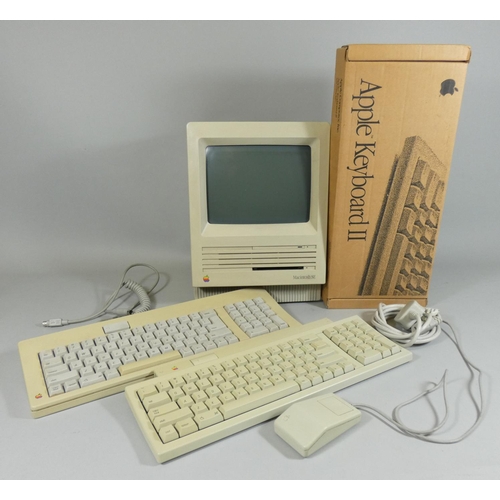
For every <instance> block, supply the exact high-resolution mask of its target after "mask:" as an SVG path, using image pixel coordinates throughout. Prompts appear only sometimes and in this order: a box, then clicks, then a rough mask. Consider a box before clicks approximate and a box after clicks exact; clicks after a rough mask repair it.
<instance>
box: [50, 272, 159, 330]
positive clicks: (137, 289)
mask: <svg viewBox="0 0 500 500" xmlns="http://www.w3.org/2000/svg"><path fill="white" fill-rule="evenodd" d="M133 267H147V268H149V269H151V270H152V271H154V273H155V274H156V281H155V283H154V285H153V286H152V287H151V288H150V289H149V290H148V291H146V290H145V289H144V288H143V287H142V286H141V285H139V283H136V282H135V281H132V280H128V281H125V276H126V275H127V273H128V272H129V271H130V270H131V269H132V268H133ZM159 281H160V273H159V272H158V271H157V270H156V269H155V268H154V267H153V266H150V265H149V264H132V265H131V266H129V267H127V269H126V270H125V272H124V273H123V276H122V279H121V280H120V285H119V286H118V288H117V289H116V290H115V292H114V293H113V294H112V295H111V297H110V298H109V300H108V301H107V302H106V304H105V305H104V307H103V308H102V309H101V310H100V311H99V312H97V313H95V314H92V315H91V316H87V317H85V318H80V319H61V318H55V319H48V320H46V321H43V322H42V325H43V326H47V327H55V326H65V325H72V324H74V323H83V322H85V321H91V320H93V319H96V318H99V317H101V316H103V315H104V314H106V313H111V314H114V315H115V316H125V315H127V314H136V313H139V312H144V311H149V309H151V299H150V298H149V294H151V293H152V292H153V290H154V289H155V288H156V287H157V286H158V283H159ZM122 288H127V289H128V290H130V291H131V292H134V293H135V294H136V295H137V296H138V297H139V302H138V303H137V304H136V305H135V306H134V307H132V308H131V309H128V310H126V311H124V310H112V309H110V308H111V304H112V303H113V302H114V301H115V300H117V299H118V298H120V297H118V294H119V293H120V290H121V289H122Z"/></svg>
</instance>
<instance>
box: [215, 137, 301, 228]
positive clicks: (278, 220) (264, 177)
mask: <svg viewBox="0 0 500 500" xmlns="http://www.w3.org/2000/svg"><path fill="white" fill-rule="evenodd" d="M206 171H207V211H208V222H209V223H210V224H287V223H298V222H308V221H309V210H310V201H311V148H310V147H309V146H296V145H284V146H267V145H245V146H208V147H207V148H206Z"/></svg>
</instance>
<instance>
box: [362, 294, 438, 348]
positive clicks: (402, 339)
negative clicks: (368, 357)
mask: <svg viewBox="0 0 500 500" xmlns="http://www.w3.org/2000/svg"><path fill="white" fill-rule="evenodd" d="M400 316H403V318H402V319H403V323H402V324H401V322H400V321H399V320H400V319H401V318H400ZM392 318H395V319H396V322H398V324H399V325H400V326H399V327H396V326H392V325H390V324H389V323H388V320H390V319H392ZM442 321H443V319H442V318H441V315H440V314H439V311H438V310H437V309H431V308H427V307H422V306H421V305H420V304H418V302H415V301H414V302H411V303H410V304H407V305H404V304H395V305H386V304H379V306H378V308H377V311H376V312H375V315H374V317H373V319H372V324H373V326H374V327H375V328H376V329H377V330H378V331H379V332H380V333H382V334H383V335H385V336H386V337H388V338H390V339H391V340H393V341H394V342H397V343H398V344H400V345H402V346H404V347H411V346H412V345H418V344H427V343H428V342H430V341H431V340H434V339H436V338H437V337H439V335H440V334H441V323H442ZM403 325H404V326H403ZM405 327H406V328H405Z"/></svg>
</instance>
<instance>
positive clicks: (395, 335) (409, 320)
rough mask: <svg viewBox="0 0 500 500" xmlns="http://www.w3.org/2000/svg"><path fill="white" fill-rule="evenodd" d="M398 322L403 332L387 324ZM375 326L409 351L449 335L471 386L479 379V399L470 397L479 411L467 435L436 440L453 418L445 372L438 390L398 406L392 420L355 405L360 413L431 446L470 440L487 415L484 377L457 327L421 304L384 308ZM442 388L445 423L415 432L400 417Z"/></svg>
mask: <svg viewBox="0 0 500 500" xmlns="http://www.w3.org/2000/svg"><path fill="white" fill-rule="evenodd" d="M391 318H395V319H396V321H397V322H398V321H400V323H399V325H404V326H401V328H397V327H396V326H391V325H389V324H388V322H387V320H388V319H391ZM372 324H373V326H374V327H375V328H376V329H377V330H378V331H379V332H380V333H382V334H383V335H385V336H387V337H389V338H390V339H391V340H393V341H394V342H396V343H398V344H400V345H403V346H404V347H408V346H411V345H415V344H424V343H428V342H430V341H431V340H433V339H435V338H437V337H438V335H439V334H440V333H441V332H443V333H445V335H446V336H447V337H448V338H449V339H450V340H451V341H452V342H453V343H454V344H455V347H456V348H457V349H458V352H459V353H460V356H461V357H462V359H463V360H464V362H465V364H466V366H467V368H468V369H469V371H470V373H471V377H470V382H471V385H472V382H473V381H474V379H475V378H476V375H477V386H478V393H479V395H478V397H477V398H476V397H475V396H474V394H473V393H472V391H470V397H471V399H472V401H473V403H474V406H475V407H476V412H477V417H476V419H475V421H474V423H473V424H472V425H471V426H470V427H469V429H468V430H467V431H465V432H464V433H463V434H461V435H460V436H458V437H457V438H454V439H436V438H434V437H432V434H434V433H435V432H436V431H438V430H439V429H441V428H442V427H443V425H444V424H445V423H446V421H447V419H448V415H449V411H448V400H447V396H446V375H447V371H446V370H445V372H444V375H443V377H442V378H441V380H440V381H439V382H438V383H437V384H434V386H433V387H432V388H430V389H428V390H426V391H424V392H422V393H421V394H419V395H417V396H415V397H414V398H412V399H410V400H409V401H406V402H404V403H401V404H400V405H398V406H396V408H394V410H393V412H392V417H391V416H389V415H387V414H385V413H384V412H382V411H380V410H378V409H377V408H374V407H372V406H369V405H364V404H356V405H353V406H355V407H356V408H358V409H359V410H364V411H366V412H368V413H372V414H373V415H374V416H376V417H377V418H379V419H380V420H381V421H382V422H384V423H385V424H387V425H388V426H389V427H391V428H392V429H393V430H396V431H398V432H400V433H401V434H404V435H406V436H409V437H413V438H416V439H420V440H422V441H427V442H430V443H438V444H453V443H458V442H459V441H462V440H463V439H465V438H466V437H467V436H469V435H470V434H471V433H472V432H473V431H474V430H475V429H476V428H477V426H478V425H479V423H480V421H481V419H482V418H483V415H484V396H483V388H482V384H481V375H482V372H481V370H480V369H479V368H477V367H476V366H475V365H473V364H472V363H471V362H470V361H469V360H468V359H467V357H466V356H465V353H464V352H463V349H462V347H461V345H460V343H459V341H458V337H457V335H456V333H455V330H454V329H453V327H452V326H451V325H450V323H448V322H447V321H443V320H442V318H441V316H440V314H439V311H437V309H428V308H423V307H422V306H420V305H419V304H418V303H417V302H411V303H410V304H407V305H401V304H400V305H393V306H386V305H385V304H380V306H379V307H378V309H377V312H376V313H375V316H374V318H373V320H372ZM441 324H444V325H446V326H447V327H448V328H449V329H450V331H449V332H448V331H446V330H445V329H443V328H442V327H441ZM440 388H442V390H443V399H444V406H445V414H444V416H443V418H442V419H441V421H440V422H439V423H437V424H436V425H435V426H434V427H433V428H431V429H427V430H417V429H411V428H410V427H408V426H406V425H405V424H404V423H403V422H402V420H401V417H400V416H399V411H400V410H401V408H403V407H404V406H408V405H410V404H411V403H413V402H415V401H417V400H419V399H421V398H423V397H425V396H427V395H428V394H430V393H432V392H434V391H436V390H438V389H440Z"/></svg>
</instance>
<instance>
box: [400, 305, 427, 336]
mask: <svg viewBox="0 0 500 500" xmlns="http://www.w3.org/2000/svg"><path fill="white" fill-rule="evenodd" d="M425 313H426V311H425V307H423V306H421V305H420V304H419V303H418V302H417V301H416V300H413V301H412V302H409V303H408V304H406V305H405V306H404V307H403V309H401V311H399V312H398V314H396V317H395V318H394V320H395V321H396V323H398V324H399V325H401V326H402V327H403V328H405V329H406V330H411V327H412V326H413V325H414V324H415V323H416V322H417V319H418V318H422V319H423V316H424V314H425Z"/></svg>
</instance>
